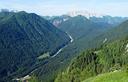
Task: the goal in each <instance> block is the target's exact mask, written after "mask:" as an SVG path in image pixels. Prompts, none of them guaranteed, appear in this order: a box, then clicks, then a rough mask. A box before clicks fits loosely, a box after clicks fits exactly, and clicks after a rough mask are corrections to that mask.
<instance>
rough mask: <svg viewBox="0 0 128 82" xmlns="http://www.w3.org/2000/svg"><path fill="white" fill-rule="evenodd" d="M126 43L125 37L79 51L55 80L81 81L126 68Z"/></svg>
mask: <svg viewBox="0 0 128 82" xmlns="http://www.w3.org/2000/svg"><path fill="white" fill-rule="evenodd" d="M127 44H128V40H127V38H126V39H123V40H117V41H114V42H112V43H109V44H104V45H103V46H102V47H101V48H98V49H93V50H87V51H84V52H82V53H80V55H79V56H78V57H76V58H75V59H74V60H73V61H72V62H71V64H70V65H69V67H68V68H67V70H65V71H64V72H61V73H59V74H58V77H57V78H56V80H55V82H59V81H61V82H82V81H83V80H85V79H88V78H90V77H94V76H97V75H98V74H101V73H107V72H113V71H116V70H120V71H125V70H127V64H128V63H127V62H128V60H127V58H128V52H127V50H128V45H127ZM125 77H126V76H125ZM119 78H121V77H119ZM85 82H86V81H85ZM89 82H91V81H89Z"/></svg>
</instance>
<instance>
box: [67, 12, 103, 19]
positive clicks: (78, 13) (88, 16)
mask: <svg viewBox="0 0 128 82" xmlns="http://www.w3.org/2000/svg"><path fill="white" fill-rule="evenodd" d="M67 15H68V16H71V17H74V16H78V15H82V16H85V17H86V18H90V17H93V16H95V17H103V16H104V15H101V14H98V13H95V12H88V11H86V10H84V11H71V12H68V13H67Z"/></svg>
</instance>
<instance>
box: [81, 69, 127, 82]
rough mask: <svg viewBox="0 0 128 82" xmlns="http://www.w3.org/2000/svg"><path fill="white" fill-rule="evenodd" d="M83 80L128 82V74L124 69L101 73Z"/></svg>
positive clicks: (89, 81)
mask: <svg viewBox="0 0 128 82" xmlns="http://www.w3.org/2000/svg"><path fill="white" fill-rule="evenodd" d="M83 82H128V75H127V73H126V72H124V71H117V72H110V73H105V74H100V75H98V76H96V77H92V78H89V79H87V80H85V81H83Z"/></svg>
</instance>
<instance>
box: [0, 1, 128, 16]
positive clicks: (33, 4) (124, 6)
mask: <svg viewBox="0 0 128 82" xmlns="http://www.w3.org/2000/svg"><path fill="white" fill-rule="evenodd" d="M0 9H11V10H18V11H21V10H24V11H27V12H34V13H37V14H39V15H61V14H65V13H67V12H69V11H74V10H75V11H77V10H88V11H90V12H92V11H93V12H97V13H101V14H107V15H112V16H128V0H0Z"/></svg>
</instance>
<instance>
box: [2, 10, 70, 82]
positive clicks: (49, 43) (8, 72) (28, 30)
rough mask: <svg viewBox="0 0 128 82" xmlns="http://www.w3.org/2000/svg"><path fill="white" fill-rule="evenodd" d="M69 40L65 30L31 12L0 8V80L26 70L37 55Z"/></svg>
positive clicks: (24, 72)
mask: <svg viewBox="0 0 128 82" xmlns="http://www.w3.org/2000/svg"><path fill="white" fill-rule="evenodd" d="M69 41H70V38H69V37H68V35H67V34H66V33H65V32H63V31H60V30H59V29H57V28H56V27H54V25H52V24H51V23H49V22H48V21H47V20H45V19H43V18H42V17H40V16H38V15H36V14H34V13H26V12H24V11H21V12H16V13H15V12H0V81H1V82H2V81H3V82H7V81H6V79H8V78H7V77H9V79H13V78H12V76H17V75H21V76H22V75H25V74H27V73H28V72H30V71H31V69H32V68H33V66H34V65H35V63H36V61H37V58H38V57H39V56H40V55H43V54H44V53H47V52H48V53H49V55H50V56H52V55H54V54H55V53H56V52H57V51H58V50H59V49H60V48H61V47H63V46H64V45H66V44H67V43H68V42H69ZM9 82H10V81H9Z"/></svg>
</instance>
